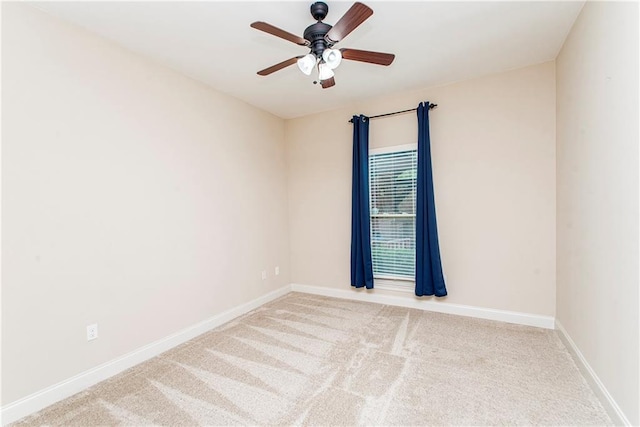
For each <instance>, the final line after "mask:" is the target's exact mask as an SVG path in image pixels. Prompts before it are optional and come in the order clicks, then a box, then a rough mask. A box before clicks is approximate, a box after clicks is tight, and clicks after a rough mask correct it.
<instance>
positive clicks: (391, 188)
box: [369, 150, 418, 279]
mask: <svg viewBox="0 0 640 427" xmlns="http://www.w3.org/2000/svg"><path fill="white" fill-rule="evenodd" d="M417 162H418V154H417V151H416V150H403V151H396V152H391V153H380V154H370V155H369V188H370V190H369V191H370V198H369V200H370V203H371V206H370V212H371V254H372V261H373V275H374V277H377V278H390V279H394V278H397V279H413V278H414V277H415V258H416V257H415V250H416V249H415V248H416V246H415V240H416V234H415V233H416V177H417V166H418V165H417Z"/></svg>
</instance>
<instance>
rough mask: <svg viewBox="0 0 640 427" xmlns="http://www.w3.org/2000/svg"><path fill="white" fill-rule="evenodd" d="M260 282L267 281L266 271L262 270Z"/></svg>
mask: <svg viewBox="0 0 640 427" xmlns="http://www.w3.org/2000/svg"><path fill="white" fill-rule="evenodd" d="M262 280H267V270H262Z"/></svg>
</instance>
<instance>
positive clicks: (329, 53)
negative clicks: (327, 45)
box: [322, 49, 342, 70]
mask: <svg viewBox="0 0 640 427" xmlns="http://www.w3.org/2000/svg"><path fill="white" fill-rule="evenodd" d="M322 60H323V61H324V62H325V63H326V64H327V65H328V66H329V68H331V69H332V70H334V69H336V68H338V65H340V61H342V52H340V50H339V49H325V50H324V52H322Z"/></svg>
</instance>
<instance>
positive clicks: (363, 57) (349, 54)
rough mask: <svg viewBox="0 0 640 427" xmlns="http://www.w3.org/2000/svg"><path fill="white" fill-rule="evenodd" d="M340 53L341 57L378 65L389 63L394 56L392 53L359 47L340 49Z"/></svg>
mask: <svg viewBox="0 0 640 427" xmlns="http://www.w3.org/2000/svg"><path fill="white" fill-rule="evenodd" d="M340 53H342V58H343V59H349V60H351V61H360V62H368V63H370V64H378V65H390V64H391V63H392V62H393V60H394V59H395V57H396V56H395V55H394V54H392V53H382V52H370V51H368V50H359V49H340Z"/></svg>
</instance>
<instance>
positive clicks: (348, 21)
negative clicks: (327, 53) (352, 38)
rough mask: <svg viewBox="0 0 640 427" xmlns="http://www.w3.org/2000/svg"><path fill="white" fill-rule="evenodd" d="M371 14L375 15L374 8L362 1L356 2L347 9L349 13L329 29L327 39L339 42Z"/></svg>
mask: <svg viewBox="0 0 640 427" xmlns="http://www.w3.org/2000/svg"><path fill="white" fill-rule="evenodd" d="M371 15H373V10H371V8H370V7H369V6H367V5H364V4H362V3H360V2H356V3H354V4H353V6H351V8H350V9H349V10H347V13H345V14H344V15H343V16H342V18H340V20H339V21H338V22H336V25H334V26H333V28H331V29H330V30H329V32H328V33H327V35H326V36H325V39H327V41H328V42H330V43H338V42H339V41H340V40H342V39H343V38H345V37H346V36H347V35H348V34H349V33H350V32H351V31H353V30H355V29H356V28H357V27H358V25H360V24H362V23H363V22H364V21H366V20H367V18H369V17H370V16H371Z"/></svg>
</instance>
